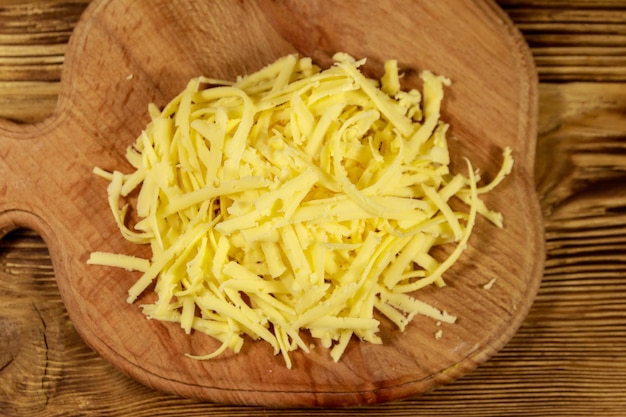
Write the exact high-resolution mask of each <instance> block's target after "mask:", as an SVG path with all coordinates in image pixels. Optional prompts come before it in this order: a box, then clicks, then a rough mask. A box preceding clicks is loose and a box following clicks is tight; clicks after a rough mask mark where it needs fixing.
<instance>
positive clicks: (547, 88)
mask: <svg viewBox="0 0 626 417" xmlns="http://www.w3.org/2000/svg"><path fill="white" fill-rule="evenodd" d="M500 4H501V5H502V6H503V8H504V9H505V11H507V12H508V13H510V15H511V17H512V18H513V20H514V21H516V22H517V23H518V24H519V26H520V29H522V32H523V33H524V35H525V36H526V38H527V40H528V42H529V45H530V46H531V50H532V52H533V54H534V56H535V59H536V63H537V68H538V72H539V76H540V80H541V81H542V82H541V84H540V93H541V100H540V124H539V127H540V132H539V133H540V134H539V138H538V142H537V157H536V165H537V169H536V182H537V183H536V187H537V190H538V192H539V195H540V197H541V204H542V209H543V213H544V224H545V227H546V245H547V248H548V258H547V265H546V270H545V274H544V279H543V283H542V286H541V288H540V289H539V294H538V297H537V299H536V301H535V304H534V306H533V308H532V309H531V311H530V314H529V315H528V317H527V318H526V320H525V321H524V323H523V324H522V326H521V328H520V329H519V331H518V332H517V334H516V335H515V336H514V337H513V339H512V340H511V341H510V342H509V343H508V344H507V345H506V346H505V347H504V349H502V350H501V351H500V353H498V354H497V355H495V356H494V357H493V358H492V359H491V360H489V361H488V362H486V363H485V364H483V365H482V366H480V367H479V368H477V369H476V370H475V371H473V372H472V373H470V374H468V375H466V376H465V377H463V378H461V379H460V380H458V381H456V382H455V383H453V384H450V385H447V386H445V387H442V388H440V389H438V390H436V391H434V392H432V393H430V394H427V395H424V396H421V397H416V398H413V399H409V400H406V401H400V402H393V403H389V404H384V405H381V406H376V407H374V406H372V407H364V408H359V409H358V410H354V409H340V410H324V409H321V410H308V409H288V410H282V409H276V408H261V407H233V406H223V405H217V404H210V403H201V402H197V401H193V400H184V399H180V398H178V397H174V396H170V395H164V394H160V393H158V392H155V391H152V390H150V389H148V388H145V387H144V386H142V385H140V384H138V383H136V382H134V381H132V380H130V379H129V378H127V377H125V376H124V375H122V374H121V373H120V372H119V371H117V370H116V369H114V368H113V367H112V366H111V365H109V364H108V363H107V362H105V361H104V360H103V359H101V358H100V357H99V356H98V355H97V354H95V353H94V352H93V351H91V350H90V349H89V348H88V347H87V346H86V345H85V344H84V343H83V342H82V340H81V339H80V338H79V336H78V335H77V333H76V332H75V331H74V329H73V327H72V324H71V322H70V321H69V319H68V317H67V313H66V311H65V308H64V306H63V304H62V302H61V299H60V295H59V293H58V289H57V286H56V280H55V276H54V272H53V270H52V265H51V261H50V257H49V254H48V251H47V249H46V246H45V245H44V244H43V242H42V240H41V238H40V237H39V236H37V235H36V234H34V233H32V232H29V231H27V230H18V231H15V232H13V233H11V234H10V235H8V236H6V237H5V238H3V239H2V240H0V301H1V302H0V414H2V415H8V416H13V415H16V416H17V415H41V416H47V415H72V416H74V415H146V416H148V415H315V414H317V415H350V414H359V415H382V414H389V415H407V416H408V415H438V416H445V415H455V416H464V415H465V416H502V415H507V416H544V415H562V416H588V415H603V416H623V415H624V410H625V409H626V399H625V398H626V388H624V387H625V386H626V330H625V329H626V314H624V312H625V310H624V296H625V295H626V277H625V274H624V272H625V268H624V265H625V263H626V238H625V237H624V236H626V201H625V200H626V199H625V197H624V195H625V194H624V188H625V187H624V185H623V184H624V178H625V176H626V175H625V172H624V171H625V169H626V160H625V159H624V148H625V145H624V134H625V132H626V122H624V114H625V109H626V71H625V69H626V68H625V64H624V61H623V56H624V50H623V46H622V45H623V43H624V42H623V34H624V32H625V31H626V24H624V19H623V15H624V13H625V5H624V4H623V2H620V1H594V0H589V1H582V0H577V1H548V0H544V1H539V0H537V1H532V0H526V1H522V0H519V1H501V2H500ZM86 5H87V2H85V1H83V2H80V1H74V2H71V1H60V0H59V1H38V2H35V1H26V2H23V1H2V2H0V40H1V42H0V80H2V81H1V82H0V104H1V106H0V116H3V117H8V118H11V119H13V120H18V121H24V122H31V121H35V120H41V119H43V118H45V117H46V116H47V115H49V114H50V112H51V111H52V109H53V108H54V106H55V102H56V94H57V93H58V91H59V75H60V69H61V66H62V63H63V56H64V55H63V53H64V48H65V43H66V41H67V39H68V36H69V34H70V31H71V30H72V27H73V25H74V23H75V22H76V20H77V18H78V16H79V14H80V12H81V11H82V9H83V8H84V7H85V6H86ZM620 15H621V16H622V18H621V19H620V17H619V16H620ZM620 57H621V58H620Z"/></svg>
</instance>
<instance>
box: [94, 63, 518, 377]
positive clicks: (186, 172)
mask: <svg viewBox="0 0 626 417" xmlns="http://www.w3.org/2000/svg"><path fill="white" fill-rule="evenodd" d="M334 60H335V63H334V65H333V66H331V67H330V68H328V69H325V70H322V69H320V68H319V67H318V66H316V65H314V64H313V63H312V60H311V59H310V58H300V57H298V56H297V55H288V56H285V57H282V58H280V59H278V60H277V61H276V62H274V63H273V64H271V65H269V66H267V67H265V68H263V69H261V70H260V71H258V72H256V73H253V74H251V75H248V76H242V77H239V78H238V79H236V80H235V81H234V82H227V81H222V80H215V79H209V78H205V77H199V78H196V79H192V80H191V81H190V82H189V84H188V85H187V88H186V89H185V90H184V91H183V92H181V93H180V94H179V95H178V96H177V97H176V98H174V99H173V100H172V101H171V102H170V103H169V104H167V105H166V106H165V108H164V109H163V110H162V111H160V110H158V109H157V108H156V107H155V106H154V105H150V107H149V111H150V116H151V122H150V123H149V124H148V126H147V127H146V129H145V131H143V132H141V135H140V136H139V137H138V138H137V140H136V143H135V144H134V146H131V147H129V148H128V151H127V155H126V156H127V159H128V162H129V163H130V164H131V165H132V167H133V168H134V171H133V172H131V173H128V174H124V173H122V172H120V171H117V170H115V171H113V172H108V171H105V170H103V169H101V168H95V169H94V172H95V173H96V174H98V175H100V176H102V177H103V178H105V179H106V180H108V181H110V183H109V186H108V199H109V204H110V207H111V210H112V213H113V216H114V219H115V221H116V222H117V224H118V226H119V229H120V231H121V233H122V234H123V236H124V237H125V238H126V239H128V240H129V241H131V242H134V243H137V244H149V245H150V246H151V250H152V259H139V258H136V257H133V256H129V255H125V254H117V253H106V252H93V253H92V254H91V257H90V259H89V261H88V263H90V264H96V265H105V266H114V267H120V268H125V269H127V270H136V271H140V272H141V273H142V275H141V277H140V278H139V279H138V280H137V281H136V282H135V283H134V285H132V287H130V289H129V290H128V300H127V301H128V302H129V303H133V302H135V300H136V299H137V297H138V296H139V295H140V294H142V293H143V292H144V291H145V290H146V289H147V288H148V287H150V286H151V285H152V284H153V283H154V291H155V292H156V294H157V295H158V299H157V301H156V302H154V304H148V305H142V306H141V307H142V309H143V312H144V313H145V314H146V315H147V317H148V318H150V319H157V320H163V321H169V322H176V323H179V324H180V327H182V329H184V331H185V332H186V333H188V334H189V333H191V332H192V331H197V332H202V333H206V334H208V335H210V336H212V337H214V338H215V339H218V340H219V341H220V342H221V347H220V348H218V349H217V350H215V351H212V352H208V353H207V352H201V353H200V354H190V353H186V354H187V356H189V357H191V358H196V359H209V358H213V357H216V356H217V355H220V354H221V353H223V352H224V351H225V350H227V349H231V350H232V351H234V352H239V351H240V349H241V347H242V345H243V343H244V339H245V337H246V336H247V337H249V338H250V339H254V340H259V339H262V340H264V341H265V342H267V343H269V344H270V345H271V346H272V347H273V349H274V352H275V354H282V356H283V357H284V361H285V362H286V366H287V367H289V368H291V366H292V363H291V359H290V356H289V353H290V352H292V351H294V350H296V349H302V350H303V351H306V352H308V351H309V349H310V346H309V344H308V343H306V342H305V339H306V338H303V337H302V336H303V331H304V332H308V333H309V334H310V336H312V337H313V338H316V339H319V341H320V343H321V344H322V345H323V346H324V347H326V348H329V349H330V356H331V357H332V359H333V360H334V361H338V360H339V359H340V357H341V356H342V354H343V353H344V351H345V349H346V346H347V345H348V343H349V342H350V340H351V339H353V336H356V338H358V339H360V340H362V341H366V342H370V343H377V344H379V343H381V338H380V335H379V324H380V322H379V319H378V318H380V317H383V316H384V317H386V318H387V319H389V320H390V321H391V322H393V323H395V325H397V327H398V328H399V329H401V330H403V331H404V329H405V328H406V326H407V324H408V323H409V322H410V321H411V320H412V319H413V317H414V316H415V315H417V314H422V315H426V316H429V317H432V318H433V319H434V320H436V321H437V322H445V323H453V322H454V321H455V320H456V317H454V316H453V315H451V314H448V313H447V312H445V311H441V310H439V309H437V308H434V307H433V306H431V305H429V304H426V303H424V302H422V301H420V300H419V299H418V298H416V296H417V294H418V292H417V290H419V289H421V288H424V287H426V286H430V285H433V284H434V285H436V286H444V285H445V283H444V280H443V274H444V273H445V271H446V270H447V269H448V268H449V267H450V266H451V265H452V264H453V263H454V262H455V261H456V260H457V259H458V258H459V256H460V255H461V253H462V252H463V250H464V249H465V247H466V245H467V242H468V239H469V237H470V234H471V231H472V227H473V226H474V222H475V218H476V216H477V214H481V215H484V216H485V217H486V218H487V219H489V220H490V221H491V222H493V223H494V224H495V225H497V226H498V227H502V218H501V215H500V214H499V213H497V212H494V211H491V210H490V209H488V208H487V207H486V206H485V204H484V203H483V202H482V200H481V199H480V195H481V194H482V193H486V192H488V191H490V190H492V189H493V188H494V187H495V186H496V185H497V184H498V183H499V182H500V181H501V180H502V179H503V178H504V177H505V176H506V175H507V174H508V173H509V172H510V171H511V168H512V165H513V159H512V156H511V151H510V149H508V148H507V149H505V150H504V156H503V163H502V167H501V169H500V171H499V173H498V174H497V176H496V177H495V178H494V180H493V181H492V182H491V183H489V184H487V185H484V186H482V187H479V186H478V185H477V182H478V181H479V178H478V174H477V173H476V172H474V170H473V168H472V166H471V164H470V162H469V161H467V160H466V162H467V176H465V175H463V174H460V173H457V174H454V173H452V172H451V171H450V166H449V164H450V157H449V152H448V144H447V141H446V131H447V129H448V125H447V124H446V123H443V122H442V121H440V120H439V117H440V108H441V103H442V99H443V89H444V86H446V85H448V84H449V81H448V80H447V79H445V78H444V77H441V76H436V75H434V74H432V73H431V72H428V71H424V72H423V73H422V74H421V78H422V80H423V91H422V93H420V92H419V91H417V90H410V91H403V90H401V88H400V78H401V75H400V73H399V71H398V64H397V61H395V60H389V61H387V62H386V63H385V68H384V69H385V73H384V76H383V77H382V78H381V80H374V79H370V78H367V77H365V76H364V75H363V73H362V72H361V70H360V67H361V66H362V65H363V64H364V62H365V60H360V61H356V60H355V59H354V58H352V57H351V56H349V55H347V54H345V53H338V54H336V55H335V57H334ZM134 190H138V197H137V202H136V207H134V208H135V209H136V217H137V218H139V219H140V220H139V221H138V222H137V223H136V224H134V225H132V226H130V225H127V224H126V220H125V219H126V216H127V212H128V207H129V205H128V204H124V205H123V206H121V207H120V201H124V200H125V199H126V198H128V197H129V194H130V193H131V192H133V191H134ZM455 198H456V199H458V200H459V201H461V202H464V203H465V204H461V206H465V207H467V211H464V212H459V211H455V210H454V209H453V208H452V207H451V205H450V204H449V203H450V202H451V200H452V199H455ZM444 244H453V245H455V246H454V249H453V250H452V251H451V252H450V255H449V256H448V257H447V258H446V259H445V260H443V261H438V260H436V259H435V258H434V257H433V256H432V254H431V250H432V249H433V248H434V247H436V246H438V245H444ZM377 317H378V318H377Z"/></svg>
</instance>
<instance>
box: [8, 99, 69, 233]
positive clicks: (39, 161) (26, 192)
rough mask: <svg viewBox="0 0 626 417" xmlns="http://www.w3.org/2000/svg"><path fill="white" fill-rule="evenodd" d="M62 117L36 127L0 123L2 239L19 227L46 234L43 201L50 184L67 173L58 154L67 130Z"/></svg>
mask: <svg viewBox="0 0 626 417" xmlns="http://www.w3.org/2000/svg"><path fill="white" fill-rule="evenodd" d="M64 119H65V118H64V117H63V113H62V112H59V111H55V112H54V113H53V114H52V115H50V116H49V117H47V118H46V119H44V120H41V121H39V122H36V123H25V124H22V123H16V122H13V121H11V120H7V119H0V172H2V173H3V175H2V177H3V178H2V181H1V182H0V237H2V236H3V235H5V234H6V233H8V232H10V231H11V230H14V229H16V228H19V227H26V228H30V229H33V230H36V231H38V232H40V233H41V232H43V229H45V228H46V227H45V224H46V221H45V220H44V218H45V217H46V215H45V209H44V208H45V207H44V204H43V203H44V202H43V201H42V199H41V197H42V196H43V195H46V194H47V191H46V190H45V189H44V187H47V186H48V185H49V184H50V182H51V181H54V182H59V181H62V178H63V175H64V173H63V172H62V171H61V170H60V169H52V170H49V167H59V168H60V167H61V166H62V164H59V162H58V159H59V158H61V157H62V156H63V153H62V152H58V151H55V149H57V148H58V147H59V146H58V138H59V137H62V136H64V132H65V131H66V129H65V128H64V127H63V123H64Z"/></svg>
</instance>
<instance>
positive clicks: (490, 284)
mask: <svg viewBox="0 0 626 417" xmlns="http://www.w3.org/2000/svg"><path fill="white" fill-rule="evenodd" d="M496 279H497V278H492V279H491V280H490V281H489V282H488V283H486V284H485V285H483V288H484V289H486V290H490V289H491V288H492V287H493V284H495V283H496Z"/></svg>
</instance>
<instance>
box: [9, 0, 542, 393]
mask: <svg viewBox="0 0 626 417" xmlns="http://www.w3.org/2000/svg"><path fill="white" fill-rule="evenodd" d="M171 3H173V2H167V1H161V0H159V1H158V2H155V1H147V0H146V1H144V0H141V1H133V2H131V1H124V0H111V1H97V2H95V3H93V4H92V5H91V6H90V7H89V9H88V10H87V12H86V14H85V15H84V17H83V19H82V20H81V22H80V23H79V25H78V26H77V28H76V31H75V33H74V35H73V37H72V40H71V42H70V45H69V48H68V51H67V54H66V63H65V68H64V73H63V81H62V91H61V96H60V101H59V104H58V108H57V110H56V112H55V115H54V117H51V118H49V119H47V120H45V121H44V122H41V123H38V124H35V125H28V126H26V125H25V126H18V125H11V124H7V125H6V126H4V125H3V130H4V131H5V135H6V136H7V137H4V138H1V140H0V156H1V157H2V158H1V160H0V175H1V176H2V178H3V182H2V183H0V233H3V232H6V231H8V230H10V229H12V228H15V227H18V226H26V227H31V228H33V229H35V230H36V231H38V232H39V233H40V234H41V235H42V236H43V238H44V239H45V241H46V243H47V245H48V247H49V249H50V252H51V256H52V260H53V264H54V267H55V272H56V275H57V279H58V285H59V288H60V291H61V294H62V296H63V300H64V302H65V304H66V307H67V310H68V312H69V314H70V318H71V320H72V322H73V323H74V325H75V327H76V328H77V330H78V331H79V333H80V334H81V335H82V337H83V338H84V339H85V341H86V342H87V343H89V344H90V345H91V346H92V347H93V348H94V349H95V350H96V351H97V352H99V353H100V354H101V355H102V356H104V357H105V358H107V359H108V360H109V361H111V362H112V363H113V364H115V365H116V366H118V367H119V368H120V369H122V370H123V371H124V372H126V373H128V374H129V375H131V376H132V377H134V378H136V379H138V380H139V381H141V382H143V383H145V384H146V385H149V386H152V387H154V388H157V389H160V390H164V391H168V392H174V393H177V394H179V395H182V396H190V397H196V398H202V399H207V400H213V401H220V402H232V403H245V404H267V405H289V404H292V405H296V404H297V405H353V404H367V403H377V402H382V401H389V400H393V399H399V398H404V397H407V396H410V395H415V394H419V393H421V392H425V391H427V390H430V389H432V388H434V387H435V386H437V385H440V384H443V383H446V382H448V381H451V380H453V379H455V378H458V377H459V376H461V375H463V374H464V373H466V372H468V371H470V370H471V369H473V368H474V367H476V366H477V365H478V364H480V363H481V362H483V361H485V360H486V359H487V358H489V357H490V356H491V355H492V354H493V353H495V352H496V351H497V350H498V349H499V348H500V347H502V345H503V344H504V343H506V341H508V340H509V338H510V337H511V336H512V335H513V334H514V332H515V330H516V329H517V327H518V326H519V324H520V323H521V321H522V319H523V318H524V316H525V315H526V312H527V311H528V309H529V307H530V305H531V303H532V300H533V298H534V295H535V292H536V290H537V287H538V285H539V281H540V279H541V274H542V270H543V260H544V248H543V234H542V226H541V224H542V223H541V217H540V213H539V209H538V204H537V198H536V196H535V191H534V183H533V161H534V146H535V136H536V112H537V104H536V100H537V98H536V79H535V78H536V77H535V73H534V68H533V65H532V61H531V59H530V57H529V54H528V52H527V49H526V46H525V44H524V43H523V41H522V38H521V37H520V36H519V34H518V33H517V32H516V30H515V29H514V28H513V27H512V25H511V24H510V22H509V21H508V20H507V18H506V17H505V16H504V14H503V13H501V12H500V11H499V10H498V9H497V7H496V6H495V5H493V4H492V3H488V2H483V1H475V2H467V1H459V2H458V3H457V2H420V1H416V2H411V3H408V2H403V1H397V2H395V1H381V2H371V3H368V2H363V3H358V4H351V5H347V4H345V3H346V2H340V1H336V2H335V1H332V2H315V1H314V2H281V3H274V2H269V1H259V2H230V1H216V2H206V3H204V2H195V1H191V0H189V1H188V0H185V1H179V2H175V4H171ZM331 3H332V4H331ZM337 51H345V52H348V53H350V54H352V55H353V56H355V57H357V58H360V57H367V58H368V68H369V69H370V70H371V71H372V72H374V73H375V72H376V71H380V67H381V65H382V62H383V61H384V60H385V59H389V58H396V59H398V61H399V64H400V66H401V67H402V68H403V69H405V71H406V77H405V80H404V81H405V83H406V85H408V86H411V85H417V84H418V80H417V78H418V77H417V73H418V71H420V70H422V69H429V70H432V71H434V72H436V73H440V74H443V75H445V76H447V77H448V78H450V79H451V80H452V85H451V86H450V87H449V88H448V89H447V90H446V98H445V104H444V108H443V115H442V118H443V119H444V120H445V121H447V122H449V123H450V125H451V128H450V133H449V137H450V140H451V142H453V143H454V145H455V147H454V148H452V153H453V154H454V155H455V156H456V158H460V157H462V156H467V157H469V158H470V159H471V160H472V162H473V164H474V166H476V167H478V168H479V169H480V170H481V173H482V175H483V177H484V178H485V179H488V178H489V177H490V175H491V176H493V175H494V174H495V171H496V169H497V168H498V166H499V163H500V158H501V151H502V149H503V147H504V146H511V148H512V149H513V153H514V157H515V161H516V162H515V168H514V171H513V174H512V175H511V176H510V177H509V178H508V179H507V180H506V182H505V183H503V185H502V186H501V187H500V188H498V190H497V192H494V193H493V194H492V195H490V196H489V197H488V198H487V202H488V204H490V205H491V206H492V207H493V208H494V209H496V210H499V211H501V212H502V213H503V214H504V217H505V229H503V230H497V231H496V230H495V229H494V228H493V226H490V225H489V224H488V223H487V222H486V221H484V220H482V221H479V222H478V224H477V228H476V231H475V234H474V235H473V237H472V239H471V240H470V245H469V248H468V250H467V251H466V253H465V254H464V256H463V257H462V259H461V261H460V262H459V263H458V264H457V265H456V266H455V267H454V269H453V270H451V271H450V272H449V273H448V274H447V276H446V281H447V282H448V284H449V285H448V287H446V288H444V289H442V290H436V291H431V292H428V291H427V292H425V294H424V297H425V300H426V301H428V302H431V303H433V304H434V305H436V306H438V307H439V308H442V309H445V310H448V311H449V312H451V313H453V314H455V315H457V316H458V317H459V320H458V322H457V323H456V324H455V325H453V326H448V327H445V328H444V329H443V330H444V336H443V337H442V338H441V339H440V340H437V339H436V338H435V337H434V334H435V332H436V331H437V330H438V329H439V328H438V327H437V326H436V324H435V323H434V322H433V321H432V320H429V319H425V318H424V319H421V318H416V319H415V320H414V321H413V323H412V324H411V325H410V327H409V329H408V330H407V331H406V332H405V333H401V332H399V331H397V330H395V329H394V328H393V327H392V326H391V325H390V324H389V323H383V326H382V329H383V335H382V336H383V339H384V341H385V344H384V345H382V346H378V345H376V346H374V345H368V344H365V343H352V344H351V345H350V346H349V348H348V351H347V352H346V354H345V356H344V358H343V359H342V361H341V362H340V363H339V364H335V363H333V362H332V361H331V360H330V358H329V356H328V352H327V351H325V350H324V349H321V348H320V349H314V350H313V352H312V353H310V354H304V353H297V354H294V355H293V360H294V369H292V370H288V369H286V368H285V367H284V364H283V361H282V358H280V357H275V356H273V354H272V352H271V350H270V349H269V348H268V347H267V346H265V344H255V343H246V345H245V347H244V349H243V351H242V352H241V353H240V354H238V355H229V354H226V355H224V356H223V357H220V358H219V359H216V360H213V361H208V362H197V361H192V360H188V359H185V358H184V356H183V355H182V353H183V352H197V353H202V352H203V351H210V350H212V349H214V348H215V347H216V342H214V341H212V340H210V339H209V338H207V337H204V336H202V335H193V336H191V337H189V336H186V335H185V334H184V332H183V331H182V330H180V329H179V328H178V327H177V326H176V325H170V324H164V323H158V322H153V321H148V320H146V319H145V317H144V316H143V314H142V313H141V311H140V309H139V307H138V304H140V303H141V300H140V301H139V302H138V303H136V304H133V305H129V304H127V303H126V302H125V299H126V290H127V289H128V287H129V286H130V285H132V283H133V282H134V279H136V277H137V276H136V275H133V274H130V273H123V272H120V271H114V270H111V269H109V268H100V267H90V266H88V265H86V260H87V258H88V256H89V253H90V252H91V251H94V250H104V251H123V252H128V251H133V250H137V249H135V248H133V247H132V245H130V244H128V243H127V242H126V241H124V240H123V239H122V238H121V237H120V236H119V233H118V230H117V227H116V225H115V223H114V222H113V221H112V219H111V216H110V213H109V208H108V206H107V202H106V190H105V188H106V184H105V182H104V181H102V180H101V179H99V178H98V177H96V176H94V175H93V174H92V173H91V171H92V169H93V167H94V165H98V166H101V167H103V168H105V169H114V168H118V169H124V167H126V165H125V162H124V153H125V150H126V147H127V146H129V145H130V144H132V142H133V141H134V139H135V137H136V136H137V134H138V132H140V130H141V129H142V128H143V127H144V126H145V124H146V123H147V122H148V114H147V105H148V103H150V102H155V103H156V104H157V105H163V104H165V103H166V102H167V101H169V99H170V98H171V97H173V96H174V95H176V94H177V93H178V92H179V91H180V90H182V89H183V88H184V86H185V85H186V83H187V81H188V79H189V78H191V77H195V76H197V75H201V74H202V75H206V76H210V77H214V78H233V77H235V76H237V75H240V74H245V73H250V72H252V71H255V70H257V69H259V68H261V67H262V66H265V65H267V64H268V63H271V62H273V61H274V60H275V59H276V58H278V57H280V56H282V55H285V54H287V53H292V52H299V53H300V54H301V55H305V56H311V57H313V58H314V60H315V61H316V62H318V63H319V64H321V65H324V64H327V63H328V62H329V59H330V57H331V56H332V55H333V53H334V52H337ZM496 232H497V233H496ZM144 255H145V253H144ZM492 278H496V279H497V281H496V282H497V284H496V285H494V286H493V287H492V288H491V289H490V290H486V289H485V288H483V285H484V284H486V283H487V282H489V281H490V280H491V279H492Z"/></svg>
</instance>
